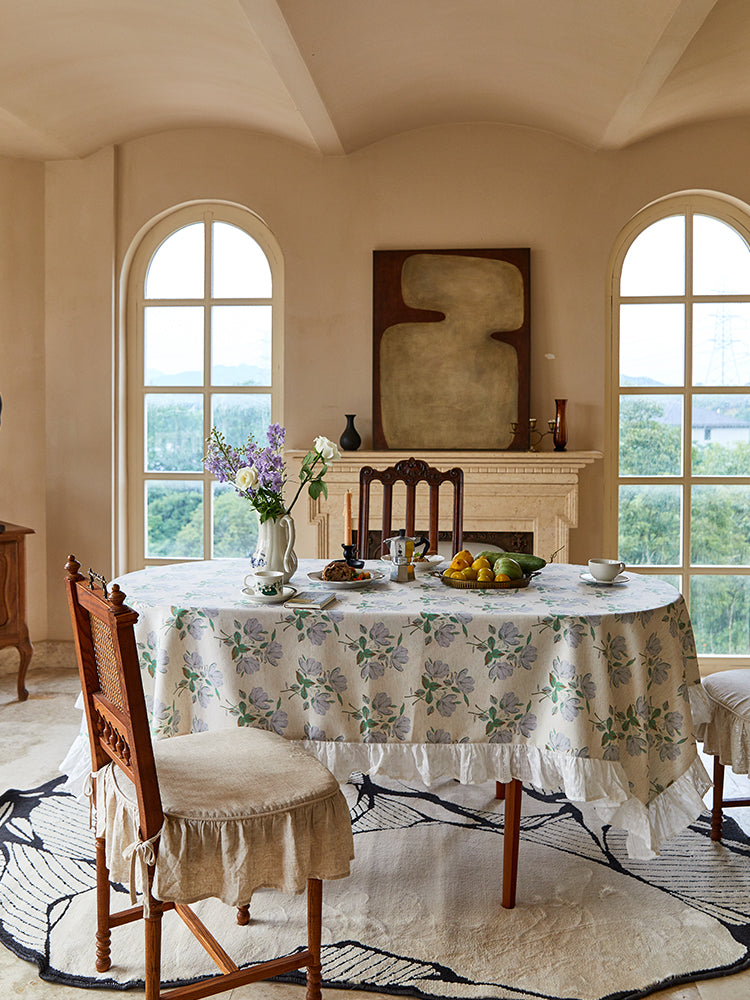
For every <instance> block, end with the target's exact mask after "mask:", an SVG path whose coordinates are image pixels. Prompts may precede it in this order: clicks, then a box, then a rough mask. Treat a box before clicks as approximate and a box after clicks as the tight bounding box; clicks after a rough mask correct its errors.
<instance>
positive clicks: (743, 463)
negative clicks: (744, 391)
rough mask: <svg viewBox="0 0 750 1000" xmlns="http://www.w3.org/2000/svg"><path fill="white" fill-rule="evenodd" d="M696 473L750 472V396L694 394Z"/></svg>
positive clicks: (729, 474) (742, 474)
mask: <svg viewBox="0 0 750 1000" xmlns="http://www.w3.org/2000/svg"><path fill="white" fill-rule="evenodd" d="M693 474H694V475H696V476H750V396H740V395H734V394H732V395H725V396H719V395H716V396H713V395H712V396H703V395H700V396H698V395H695V396H693Z"/></svg>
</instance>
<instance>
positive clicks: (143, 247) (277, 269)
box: [115, 201, 284, 573]
mask: <svg viewBox="0 0 750 1000" xmlns="http://www.w3.org/2000/svg"><path fill="white" fill-rule="evenodd" d="M213 222H225V223H228V224H230V225H233V226H236V227H238V228H239V229H242V230H243V231H244V232H245V233H247V234H248V236H250V237H251V238H252V239H253V240H255V241H256V243H257V244H258V246H259V247H260V248H261V250H262V251H263V253H264V254H265V256H266V259H267V260H268V264H269V267H270V270H271V282H272V285H271V297H270V298H266V297H261V298H226V297H221V298H220V297H217V298H213V297H212V296H211V294H210V292H211V281H210V278H211V273H210V272H211V254H210V248H211V242H210V241H211V238H212V232H211V223H213ZM195 223H202V224H203V226H204V286H203V295H202V296H201V297H196V298H174V299H172V298H169V299H147V298H146V295H145V282H146V276H147V273H148V268H149V265H150V263H151V260H152V259H153V257H154V255H155V254H156V252H157V251H158V249H159V248H160V247H161V245H162V244H163V243H164V242H165V240H167V239H168V238H169V237H170V236H171V235H172V234H173V233H175V232H177V231H178V230H180V229H182V228H184V227H186V226H189V225H193V224H195ZM127 258H128V259H127V260H126V267H125V269H124V272H125V281H124V283H123V284H124V288H125V321H124V323H123V324H122V328H123V329H124V331H125V334H126V335H125V337H124V343H121V344H120V351H119V358H118V360H119V369H120V371H119V379H118V388H119V406H118V418H119V419H118V421H117V422H116V427H117V429H118V432H119V433H118V437H119V440H118V447H117V453H118V457H119V461H118V473H119V474H118V476H117V480H116V485H115V490H116V498H117V502H116V504H115V506H116V510H117V517H116V526H117V527H116V530H117V544H116V552H115V567H116V572H117V573H124V572H129V571H131V570H133V569H140V568H142V567H144V566H150V565H165V564H169V563H178V562H194V561H195V559H191V558H182V557H173V558H164V557H147V556H146V538H145V518H146V512H145V488H146V487H145V484H146V482H147V481H149V480H152V481H153V480H158V481H162V482H164V481H169V480H170V479H173V480H180V481H194V482H201V483H202V484H203V485H202V489H203V556H202V557H201V558H203V559H209V558H213V554H212V501H211V494H212V484H214V483H215V478H214V476H212V475H211V474H210V473H207V472H205V471H203V470H201V471H199V472H172V473H170V472H158V473H149V472H146V471H145V461H144V451H145V440H144V433H145V427H144V399H145V396H146V395H147V394H148V393H149V392H158V393H159V394H172V393H175V394H179V393H181V392H190V393H191V394H194V395H202V396H203V400H204V405H203V439H204V440H205V439H206V437H207V436H208V434H209V432H210V429H211V407H210V399H211V396H212V395H214V394H219V395H232V394H237V395H250V394H263V395H270V397H271V421H272V422H278V423H282V424H283V422H284V418H283V409H284V408H283V395H284V394H283V371H284V357H283V348H284V337H283V325H282V323H283V310H282V303H283V296H284V261H283V256H282V253H281V248H280V246H279V244H278V242H277V240H276V239H275V237H274V236H273V234H272V233H271V231H270V229H269V228H268V226H267V225H266V224H265V223H264V222H263V220H262V219H260V217H259V216H257V215H256V214H255V213H253V212H252V211H250V210H249V209H247V208H244V207H243V206H241V205H236V204H232V203H227V202H219V201H203V202H193V203H190V204H188V205H183V206H179V207H177V208H175V209H172V210H170V211H168V212H166V213H164V214H163V215H161V216H159V217H158V218H157V219H156V220H152V222H151V224H149V225H148V226H147V227H144V229H143V230H141V232H140V233H139V234H138V236H137V237H136V239H135V240H134V241H133V244H132V246H131V249H130V251H129V253H128V255H127ZM154 303H169V304H170V305H177V306H180V305H196V304H199V305H202V307H203V309H204V344H203V352H204V354H203V357H204V377H203V385H202V386H153V387H147V386H146V385H145V379H144V375H143V372H144V317H145V308H146V305H152V304H154ZM260 304H262V305H266V304H267V305H270V306H271V385H270V386H212V385H211V366H210V357H211V335H210V334H211V306H212V305H260ZM217 558H218V557H217Z"/></svg>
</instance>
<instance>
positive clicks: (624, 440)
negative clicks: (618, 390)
mask: <svg viewBox="0 0 750 1000" xmlns="http://www.w3.org/2000/svg"><path fill="white" fill-rule="evenodd" d="M681 471H682V396H621V397H620V475H621V476H679V475H680V474H681Z"/></svg>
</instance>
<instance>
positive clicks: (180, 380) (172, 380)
mask: <svg viewBox="0 0 750 1000" xmlns="http://www.w3.org/2000/svg"><path fill="white" fill-rule="evenodd" d="M269 368H270V365H269V366H268V367H265V368H261V367H259V366H258V365H231V366H229V365H217V366H216V369H215V370H214V378H213V384H214V385H215V386H216V385H269V384H270V383H269ZM146 377H147V379H148V383H147V384H148V385H200V384H201V375H200V372H197V371H183V372H174V373H170V374H168V375H165V374H164V372H161V371H158V370H157V369H154V368H149V370H148V372H147V373H146Z"/></svg>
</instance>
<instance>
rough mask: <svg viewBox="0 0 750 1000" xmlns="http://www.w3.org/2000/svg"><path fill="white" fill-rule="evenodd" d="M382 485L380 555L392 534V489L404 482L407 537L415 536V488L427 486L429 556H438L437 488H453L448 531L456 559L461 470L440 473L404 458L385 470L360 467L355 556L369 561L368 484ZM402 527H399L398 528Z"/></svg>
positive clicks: (460, 519)
mask: <svg viewBox="0 0 750 1000" xmlns="http://www.w3.org/2000/svg"><path fill="white" fill-rule="evenodd" d="M372 482H379V483H382V484H383V516H382V520H381V539H380V542H381V552H380V554H381V555H382V543H383V541H384V539H386V538H389V537H390V536H391V535H392V534H393V529H392V525H391V520H392V515H393V486H394V483H397V482H403V483H404V484H405V487H406V534H407V535H409V536H411V535H414V521H415V515H416V503H417V484H418V483H427V485H428V486H429V490H430V496H429V501H430V503H429V535H428V537H429V540H430V547H429V549H428V552H437V548H438V509H439V508H438V505H439V499H440V485H441V484H442V483H452V485H453V517H452V529H451V551H452V555H455V554H456V552H458V551H459V549H460V548H461V546H462V545H463V520H464V473H463V469H460V468H454V469H448V470H446V471H445V472H441V471H440V470H439V469H436V468H435V467H434V466H432V465H428V464H427V462H423V461H422V460H421V459H417V458H405V459H402V461H400V462H397V463H396V464H395V465H391V466H389V467H388V468H387V469H374V468H372V466H370V465H363V466H362V468H361V469H360V470H359V517H358V521H357V550H358V551H357V554H358V555H359V558H360V559H367V558H369V554H368V551H367V549H368V531H369V527H370V484H371V483H372ZM401 527H403V525H399V528H401Z"/></svg>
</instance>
